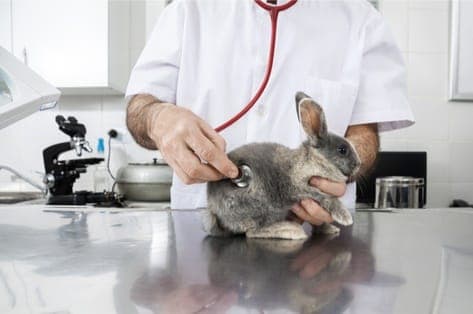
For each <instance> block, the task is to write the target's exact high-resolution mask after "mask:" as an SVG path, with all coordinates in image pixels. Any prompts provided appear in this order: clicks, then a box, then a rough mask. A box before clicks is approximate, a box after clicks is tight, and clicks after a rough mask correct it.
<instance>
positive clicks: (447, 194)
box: [426, 183, 452, 208]
mask: <svg viewBox="0 0 473 314" xmlns="http://www.w3.org/2000/svg"><path fill="white" fill-rule="evenodd" d="M451 200H452V194H451V190H450V184H449V183H428V184H427V203H426V207H427V208H443V207H448V205H449V204H450V202H451Z"/></svg>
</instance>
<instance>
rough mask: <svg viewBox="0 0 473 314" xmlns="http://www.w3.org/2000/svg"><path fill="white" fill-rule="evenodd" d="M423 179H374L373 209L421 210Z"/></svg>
mask: <svg viewBox="0 0 473 314" xmlns="http://www.w3.org/2000/svg"><path fill="white" fill-rule="evenodd" d="M423 198H424V179H423V178H413V177H382V178H377V179H376V196H375V204H374V207H375V208H421V207H422V206H423V205H424V199H423Z"/></svg>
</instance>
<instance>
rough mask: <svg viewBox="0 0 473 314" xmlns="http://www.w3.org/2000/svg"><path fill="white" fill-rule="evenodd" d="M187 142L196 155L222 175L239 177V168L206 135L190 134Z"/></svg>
mask: <svg viewBox="0 0 473 314" xmlns="http://www.w3.org/2000/svg"><path fill="white" fill-rule="evenodd" d="M186 142H187V144H188V145H189V147H190V148H191V149H192V150H193V151H194V152H195V154H197V155H198V156H199V157H200V158H202V159H203V160H204V161H206V162H207V163H208V164H209V165H211V166H212V167H214V168H215V169H216V170H217V171H218V172H220V173H221V174H222V175H224V176H226V177H229V178H235V177H237V176H238V168H237V167H236V166H235V165H234V164H233V162H231V161H230V159H228V157H227V155H226V154H225V152H224V150H222V149H220V148H219V147H217V146H216V145H215V144H214V143H213V142H211V141H210V140H209V139H208V138H206V137H205V136H204V134H202V133H199V132H195V133H193V134H190V135H189V138H188V139H186Z"/></svg>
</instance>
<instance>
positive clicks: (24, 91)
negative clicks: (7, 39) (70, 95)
mask: <svg viewBox="0 0 473 314" xmlns="http://www.w3.org/2000/svg"><path fill="white" fill-rule="evenodd" d="M60 95H61V92H60V91H59V90H58V89H57V88H55V87H54V86H52V85H51V84H50V83H48V82H47V81H45V80H44V79H43V78H42V77H40V76H39V75H38V74H36V73H35V72H33V71H32V70H31V69H30V68H28V67H27V66H26V65H24V64H23V63H21V62H20V61H19V60H18V59H17V58H16V57H15V56H13V55H12V54H10V53H9V52H8V51H7V50H5V49H4V48H2V47H0V129H3V128H5V127H7V126H9V125H10V124H12V123H14V122H16V121H18V120H21V119H23V118H25V117H27V116H29V115H31V114H33V113H34V112H36V111H39V110H42V109H46V108H49V107H53V106H54V105H55V104H56V102H57V101H58V99H59V97H60Z"/></svg>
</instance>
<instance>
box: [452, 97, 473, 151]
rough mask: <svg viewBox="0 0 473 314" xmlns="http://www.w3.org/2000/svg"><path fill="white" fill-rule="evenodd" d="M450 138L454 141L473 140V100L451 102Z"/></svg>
mask: <svg viewBox="0 0 473 314" xmlns="http://www.w3.org/2000/svg"><path fill="white" fill-rule="evenodd" d="M448 106H449V111H450V138H451V140H452V141H470V142H472V141H473V121H472V118H473V102H468V103H466V102H451V103H449V104H448Z"/></svg>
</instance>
